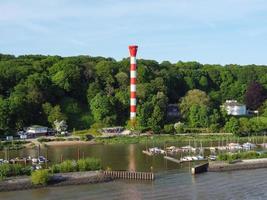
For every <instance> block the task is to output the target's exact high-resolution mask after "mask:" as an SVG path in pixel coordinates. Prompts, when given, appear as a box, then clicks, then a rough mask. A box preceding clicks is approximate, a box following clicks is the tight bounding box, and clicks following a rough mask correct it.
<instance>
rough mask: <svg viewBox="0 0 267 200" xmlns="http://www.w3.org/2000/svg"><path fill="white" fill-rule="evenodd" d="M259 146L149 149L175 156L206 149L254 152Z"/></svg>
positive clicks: (153, 151)
mask: <svg viewBox="0 0 267 200" xmlns="http://www.w3.org/2000/svg"><path fill="white" fill-rule="evenodd" d="M265 146H266V147H267V144H266V143H265V145H264V147H265ZM256 147H257V146H256V144H253V143H250V142H246V143H244V144H239V143H229V144H227V145H226V146H218V147H199V148H197V147H192V146H190V145H187V146H183V147H175V146H170V147H166V148H165V149H161V148H158V147H152V148H149V149H148V151H149V152H150V153H151V154H153V155H156V154H174V153H180V152H185V153H188V152H193V153H196V152H198V153H199V152H203V151H204V149H209V150H210V151H211V152H212V151H224V150H225V151H227V150H228V151H236V150H252V149H255V148H256Z"/></svg>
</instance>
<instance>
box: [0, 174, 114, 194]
mask: <svg viewBox="0 0 267 200" xmlns="http://www.w3.org/2000/svg"><path fill="white" fill-rule="evenodd" d="M112 180H113V178H112V177H111V176H107V175H105V174H103V173H102V172H101V171H88V172H70V173H58V174H54V175H53V176H52V177H51V180H50V182H49V184H48V185H33V184H32V183H31V179H30V177H29V176H23V177H9V178H7V179H5V180H3V181H0V192H4V191H15V190H27V189H36V188H42V187H56V186H66V185H81V184H92V183H103V182H108V181H112Z"/></svg>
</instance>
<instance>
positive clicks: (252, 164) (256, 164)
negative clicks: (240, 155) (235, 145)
mask: <svg viewBox="0 0 267 200" xmlns="http://www.w3.org/2000/svg"><path fill="white" fill-rule="evenodd" d="M258 168H267V158H261V159H250V160H241V161H240V162H235V163H234V164H229V163H227V162H219V161H215V162H210V163H209V168H208V171H209V172H222V171H233V170H246V169H258Z"/></svg>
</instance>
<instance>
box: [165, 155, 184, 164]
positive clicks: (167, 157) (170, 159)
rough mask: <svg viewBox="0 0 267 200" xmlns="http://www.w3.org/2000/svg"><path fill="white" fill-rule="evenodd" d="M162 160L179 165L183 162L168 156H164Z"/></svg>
mask: <svg viewBox="0 0 267 200" xmlns="http://www.w3.org/2000/svg"><path fill="white" fill-rule="evenodd" d="M164 159H166V160H169V161H172V162H175V163H177V164H180V163H182V162H183V161H181V160H178V159H176V158H173V157H170V156H164Z"/></svg>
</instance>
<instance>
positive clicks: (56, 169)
mask: <svg viewBox="0 0 267 200" xmlns="http://www.w3.org/2000/svg"><path fill="white" fill-rule="evenodd" d="M51 172H52V173H53V174H55V173H59V172H60V165H59V164H56V165H52V166H51Z"/></svg>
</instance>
